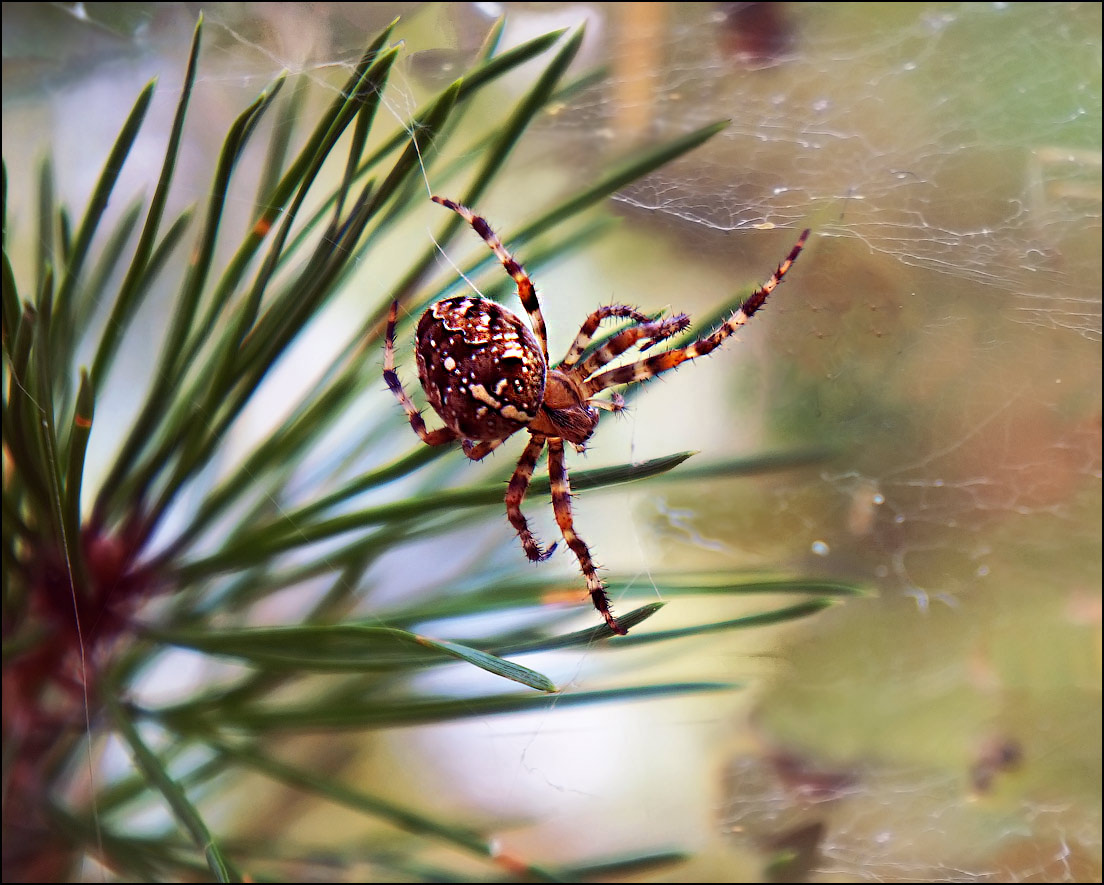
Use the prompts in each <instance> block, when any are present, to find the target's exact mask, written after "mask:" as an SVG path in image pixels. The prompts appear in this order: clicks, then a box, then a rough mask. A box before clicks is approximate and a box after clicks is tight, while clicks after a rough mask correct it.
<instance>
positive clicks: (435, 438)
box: [383, 301, 456, 446]
mask: <svg viewBox="0 0 1104 885" xmlns="http://www.w3.org/2000/svg"><path fill="white" fill-rule="evenodd" d="M398 316H399V302H398V301H392V302H391V309H390V310H389V311H388V312H387V333H386V336H385V337H384V344H383V380H384V381H386V382H387V386H388V388H390V390H391V392H392V393H393V394H394V395H395V399H397V400H398V401H399V404H400V405H401V406H402V407H403V411H404V412H406V418H407V420H408V421H409V422H410V426H411V427H412V428H413V429H414V432H415V433H416V434H418V438H419V439H420V440H421V441H422V442H424V443H425V444H426V445H427V446H441V445H444V444H445V443H450V442H452V441H453V440H454V439H456V434H455V433H453V432H452V431H451V430H450V429H449V428H447V427H439V428H437V429H436V430H429V429H428V428H427V427H426V424H425V421H423V420H422V415H421V412H419V411H418V407H417V406H415V405H414V401H413V400H412V399H411V398H410V397H409V396H407V394H406V390H404V389H403V386H402V381H400V380H399V373H398V372H396V371H395V324H396V322H397V321H398Z"/></svg>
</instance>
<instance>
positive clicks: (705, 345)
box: [576, 230, 809, 396]
mask: <svg viewBox="0 0 1104 885" xmlns="http://www.w3.org/2000/svg"><path fill="white" fill-rule="evenodd" d="M808 238H809V231H808V230H805V231H803V232H802V234H801V236H800V237H798V240H797V243H796V244H795V245H794V247H793V249H791V250H790V254H789V255H787V256H786V258H785V260H784V261H783V262H782V263H781V264H779V265H778V269H777V270H775V272H774V273H773V274H771V278H770V279H769V280H767V281H766V282H765V283H764V284H763V285H762V286H760V287H759V288H758V289H756V290H755V291H754V292H753V293H752V294H751V297H750V298H748V300H747V301H745V302H744V303H743V305H741V307H740V309H739V310H737V311H736V313H734V314H733V315H732V316H731V317H729V319H728V321H727V322H726V323H725V324H724V325H723V326H721V327H720V328H719V329H717V330H716V331H715V332H713V333H712V334H710V335H706V336H705V337H704V338H699V339H698V340H697V341H695V342H694V343H693V344H690V345H688V346H686V347H679V348H676V349H674V350H667V351H664V352H663V353H657V354H656V355H655V356H650V357H647V358H645V359H642V360H637V361H636V362H635V363H629V364H628V365H627V366H618V367H617V368H615V369H607V370H606V371H604V372H599V373H598V374H597V375H595V376H594V377H592V378H590V379H589V380H588V381H586V382H585V383H584V385H583V389H584V390H585V391H586V394H587V396H593V395H594V394H596V393H598V392H599V391H601V390H605V389H606V388H608V387H616V386H618V385H621V384H635V383H637V382H639V381H647V380H648V379H649V378H654V377H655V376H656V375H660V374H662V373H663V372H667V371H669V370H670V369H673V368H675V367H676V366H679V365H681V364H682V363H684V362H686V361H687V360H692V359H696V358H697V357H699V356H705V355H706V354H708V353H710V352H712V351H713V350H715V349H716V348H718V347H719V346H720V345H721V344H722V343H724V341H725V340H726V339H727V338H728V337H729V336H730V335H732V334H733V333H734V332H736V331H737V330H738V329H739V328H740V327H741V326H743V325H744V324H745V323H746V322H747V321H748V320H749V319H751V317H752V316H753V315H754V314H755V313H756V311H758V310H759V309H760V308H761V307H762V306H763V305H764V304H765V303H766V301H767V298H768V297H769V296H770V294H771V292H773V291H774V290H775V288H776V287H777V286H778V284H779V283H780V282H782V278H783V277H784V276H785V275H786V273H787V271H789V269H790V268H791V267H792V266H793V263H794V262H795V261H796V260H797V256H798V255H800V254H801V250H802V249H803V248H804V247H805V241H806V240H807V239H808ZM631 331H632V329H627V330H626V332H631ZM622 334H624V333H622ZM617 337H620V336H615V338H614V339H613V340H616V338H617ZM613 340H611V341H610V344H612V343H613ZM603 349H604V348H603ZM599 353H601V351H598V353H595V354H593V355H592V356H591V360H593V359H595V357H597V356H598V355H599ZM591 360H587V361H586V362H584V364H583V365H582V366H580V367H579V368H578V369H577V370H576V371H577V372H580V373H581V372H583V371H584V370H585V369H586V368H587V364H588V363H590V362H591ZM596 367H597V366H596ZM596 367H595V368H596ZM592 371H593V369H592Z"/></svg>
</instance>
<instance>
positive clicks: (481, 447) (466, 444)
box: [461, 439, 506, 461]
mask: <svg viewBox="0 0 1104 885" xmlns="http://www.w3.org/2000/svg"><path fill="white" fill-rule="evenodd" d="M504 442H506V440H504V439H491V440H485V441H483V442H472V441H471V440H470V439H465V440H462V441H461V448H462V449H463V450H464V454H465V455H467V456H468V458H470V459H471V460H472V461H482V460H483V459H484V458H486V457H487V456H488V455H489V454H491V452H493V451H494V450H495V449H497V448H498V447H499V446H500V445H502V444H503V443H504Z"/></svg>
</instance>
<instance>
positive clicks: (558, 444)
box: [548, 437, 628, 636]
mask: <svg viewBox="0 0 1104 885" xmlns="http://www.w3.org/2000/svg"><path fill="white" fill-rule="evenodd" d="M548 475H549V477H550V478H551V480H552V509H553V510H554V511H555V512H556V523H557V525H559V527H560V531H561V532H562V533H563V536H564V540H565V541H567V546H568V547H570V548H571V551H572V552H573V553H574V554H575V557H576V559H578V560H579V568H581V569H582V571H583V577H585V578H586V582H587V590H589V591H590V598H591V600H592V601H593V602H594V607H595V608H596V609H598V611H599V612H601V613H602V617H603V618H605V619H606V623H607V624H609V628H610V629H611V630H612V631H613V632H614V633H619V634H621V635H622V636H624V635H625V634H626V633H627V632H628V631H627V630H626V629H625V628H624V627H622V626H621V625H620V624H619V623H618V622H617V618H615V617H614V616H613V612H612V611H610V604H609V597H608V596H607V595H606V588H605V585H604V584H603V583H602V579H601V578H599V577H598V570H597V569H596V568H595V567H594V562H593V560H592V559H591V558H590V550H589V549H587V545H586V544H585V543H584V542H583V539H582V538H580V537H579V536H578V535H576V534H575V527H574V523H573V521H572V518H571V486H570V485H569V483H568V480H567V466H566V465H565V464H564V446H563V440H562V439H559V438H558V437H553V438H551V439H549V440H548Z"/></svg>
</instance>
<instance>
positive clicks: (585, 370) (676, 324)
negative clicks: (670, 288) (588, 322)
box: [575, 313, 690, 378]
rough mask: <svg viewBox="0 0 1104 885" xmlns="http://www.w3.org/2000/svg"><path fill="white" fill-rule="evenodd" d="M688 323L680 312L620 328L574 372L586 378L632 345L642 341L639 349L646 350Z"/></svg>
mask: <svg viewBox="0 0 1104 885" xmlns="http://www.w3.org/2000/svg"><path fill="white" fill-rule="evenodd" d="M689 325H690V317H688V316H687V315H686V314H684V313H680V314H678V315H677V316H673V317H666V318H664V319H662V320H655V321H654V322H647V323H641V324H640V325H639V326H630V327H629V328H627V329H622V330H621V331H620V332H618V333H617V334H616V335H614V336H613V337H612V338H610V340H609V341H607V342H606V343H605V344H603V345H602V346H601V347H599V348H598V349H597V350H596V351H594V353H592V354H591V355H590V356H588V357H587V358H586V359H585V360H583V362H582V364H581V365H580V366H579V368H578V369H576V370H575V373H576V375H577V376H578V377H579V378H586V377H587V376H588V375H591V374H593V373H594V372H597V371H598V370H599V369H600V368H602V366H604V365H606V363H608V362H611V361H612V360H615V359H617V357H619V356H621V354H623V353H624V352H625V351H626V350H628V349H629V348H630V347H632V346H633V345H636V344H640V342H641V341H643V342H645V343H644V344H643V345H641V350H647V349H648V348H649V347H651V346H652V345H653V344H658V343H659V342H660V341H663V340H665V339H667V338H670V337H671V336H672V335H677V334H678V333H679V332H681V331H682V330H683V329H685V328H686V327H687V326H689Z"/></svg>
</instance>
